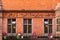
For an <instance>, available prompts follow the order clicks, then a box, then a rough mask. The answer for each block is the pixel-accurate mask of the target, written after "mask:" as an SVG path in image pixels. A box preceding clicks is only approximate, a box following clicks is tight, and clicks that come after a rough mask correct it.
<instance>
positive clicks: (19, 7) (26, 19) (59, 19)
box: [0, 0, 60, 40]
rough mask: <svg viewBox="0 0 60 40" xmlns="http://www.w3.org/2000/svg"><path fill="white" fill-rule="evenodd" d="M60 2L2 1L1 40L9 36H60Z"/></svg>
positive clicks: (54, 0)
mask: <svg viewBox="0 0 60 40" xmlns="http://www.w3.org/2000/svg"><path fill="white" fill-rule="evenodd" d="M59 2H60V0H33V1H32V0H29V1H28V0H1V1H0V9H1V10H0V34H1V35H0V38H2V33H7V35H9V36H10V35H16V34H17V33H21V34H23V36H26V35H27V36H30V35H33V34H34V33H35V34H36V35H37V36H46V35H48V34H49V33H52V35H54V36H56V35H60V14H59V13H60V3H59ZM0 40H1V39H0Z"/></svg>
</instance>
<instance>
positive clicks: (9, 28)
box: [7, 25, 11, 33]
mask: <svg viewBox="0 0 60 40" xmlns="http://www.w3.org/2000/svg"><path fill="white" fill-rule="evenodd" d="M7 32H8V33H11V25H8V28H7Z"/></svg>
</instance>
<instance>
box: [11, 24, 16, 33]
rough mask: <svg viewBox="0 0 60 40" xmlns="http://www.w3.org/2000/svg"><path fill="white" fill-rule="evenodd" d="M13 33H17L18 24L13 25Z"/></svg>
mask: <svg viewBox="0 0 60 40" xmlns="http://www.w3.org/2000/svg"><path fill="white" fill-rule="evenodd" d="M12 33H16V25H12Z"/></svg>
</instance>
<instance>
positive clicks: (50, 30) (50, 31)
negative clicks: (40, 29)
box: [49, 25, 52, 33]
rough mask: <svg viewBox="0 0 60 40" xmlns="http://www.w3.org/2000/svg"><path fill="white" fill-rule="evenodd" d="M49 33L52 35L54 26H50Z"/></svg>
mask: <svg viewBox="0 0 60 40" xmlns="http://www.w3.org/2000/svg"><path fill="white" fill-rule="evenodd" d="M49 33H52V25H49Z"/></svg>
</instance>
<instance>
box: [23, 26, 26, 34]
mask: <svg viewBox="0 0 60 40" xmlns="http://www.w3.org/2000/svg"><path fill="white" fill-rule="evenodd" d="M23 32H24V33H27V25H24V27H23Z"/></svg>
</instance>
